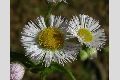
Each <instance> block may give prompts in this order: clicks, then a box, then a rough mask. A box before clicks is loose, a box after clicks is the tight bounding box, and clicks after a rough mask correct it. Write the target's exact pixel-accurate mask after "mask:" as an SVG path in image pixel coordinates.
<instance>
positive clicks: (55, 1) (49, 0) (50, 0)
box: [47, 0, 67, 3]
mask: <svg viewBox="0 0 120 80" xmlns="http://www.w3.org/2000/svg"><path fill="white" fill-rule="evenodd" d="M47 1H48V2H53V3H58V2H62V1H64V2H65V3H67V2H66V0H47Z"/></svg>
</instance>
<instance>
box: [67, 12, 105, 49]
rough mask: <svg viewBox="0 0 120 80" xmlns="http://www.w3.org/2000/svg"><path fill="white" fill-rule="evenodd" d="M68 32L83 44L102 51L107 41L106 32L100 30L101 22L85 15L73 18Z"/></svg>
mask: <svg viewBox="0 0 120 80" xmlns="http://www.w3.org/2000/svg"><path fill="white" fill-rule="evenodd" d="M68 32H69V33H71V34H72V36H71V37H77V38H78V40H79V42H81V43H82V44H83V43H84V44H85V45H86V46H88V47H89V48H95V49H97V50H100V48H102V46H103V45H104V44H105V41H106V39H105V33H104V30H103V29H102V28H100V25H99V21H97V20H95V19H93V18H92V17H89V16H88V15H84V14H83V15H81V14H80V15H79V16H73V18H72V19H71V20H70V22H69V28H68Z"/></svg>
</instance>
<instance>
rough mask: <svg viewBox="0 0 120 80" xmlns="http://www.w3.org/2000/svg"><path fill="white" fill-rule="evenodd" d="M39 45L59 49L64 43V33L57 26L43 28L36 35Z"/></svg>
mask: <svg viewBox="0 0 120 80" xmlns="http://www.w3.org/2000/svg"><path fill="white" fill-rule="evenodd" d="M38 42H39V44H40V46H41V47H43V48H46V49H51V50H56V49H59V48H61V47H62V46H63V43H64V34H63V33H62V32H61V31H60V30H59V29H57V28H51V27H48V28H45V29H44V30H42V31H41V32H40V33H39V35H38Z"/></svg>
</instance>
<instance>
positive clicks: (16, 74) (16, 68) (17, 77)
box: [10, 63, 25, 80]
mask: <svg viewBox="0 0 120 80" xmlns="http://www.w3.org/2000/svg"><path fill="white" fill-rule="evenodd" d="M24 73H25V68H24V67H23V65H21V64H19V63H11V64H10V80H21V79H22V78H23V76H24Z"/></svg>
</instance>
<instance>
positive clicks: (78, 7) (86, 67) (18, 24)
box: [10, 0, 109, 80]
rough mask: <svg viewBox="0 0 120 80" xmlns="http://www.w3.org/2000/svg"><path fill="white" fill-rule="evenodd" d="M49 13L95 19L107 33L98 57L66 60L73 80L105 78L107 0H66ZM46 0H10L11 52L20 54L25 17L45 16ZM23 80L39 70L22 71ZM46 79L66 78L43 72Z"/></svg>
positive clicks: (35, 76) (36, 79)
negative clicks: (68, 61)
mask: <svg viewBox="0 0 120 80" xmlns="http://www.w3.org/2000/svg"><path fill="white" fill-rule="evenodd" d="M67 2H68V4H66V3H62V4H61V6H59V8H58V9H56V10H54V11H53V12H52V13H53V14H55V15H62V16H66V17H68V19H70V18H71V17H72V16H73V15H78V14H86V15H89V16H91V17H93V18H94V19H96V20H99V22H100V25H101V27H102V28H104V29H105V34H106V36H107V41H106V45H105V46H104V49H102V51H101V52H98V58H97V59H94V60H86V61H81V60H77V61H74V62H73V63H70V64H67V66H69V68H70V69H71V71H72V72H73V75H74V76H75V77H76V79H77V80H109V0H67ZM47 6H48V3H47V2H46V0H10V37H11V38H10V44H11V45H10V49H11V51H12V52H16V53H17V52H18V53H21V54H24V49H23V47H22V46H21V42H20V32H21V31H22V28H23V27H24V25H25V24H26V23H27V22H28V21H29V20H34V19H36V18H37V17H38V16H40V15H42V16H45V14H46V12H47ZM11 54H12V53H11ZM23 80H40V77H39V74H34V73H31V72H29V71H26V73H25V76H24V78H23ZM46 80H68V78H67V77H66V76H65V75H64V74H62V73H60V72H55V73H52V74H50V75H48V76H47V79H46Z"/></svg>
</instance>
